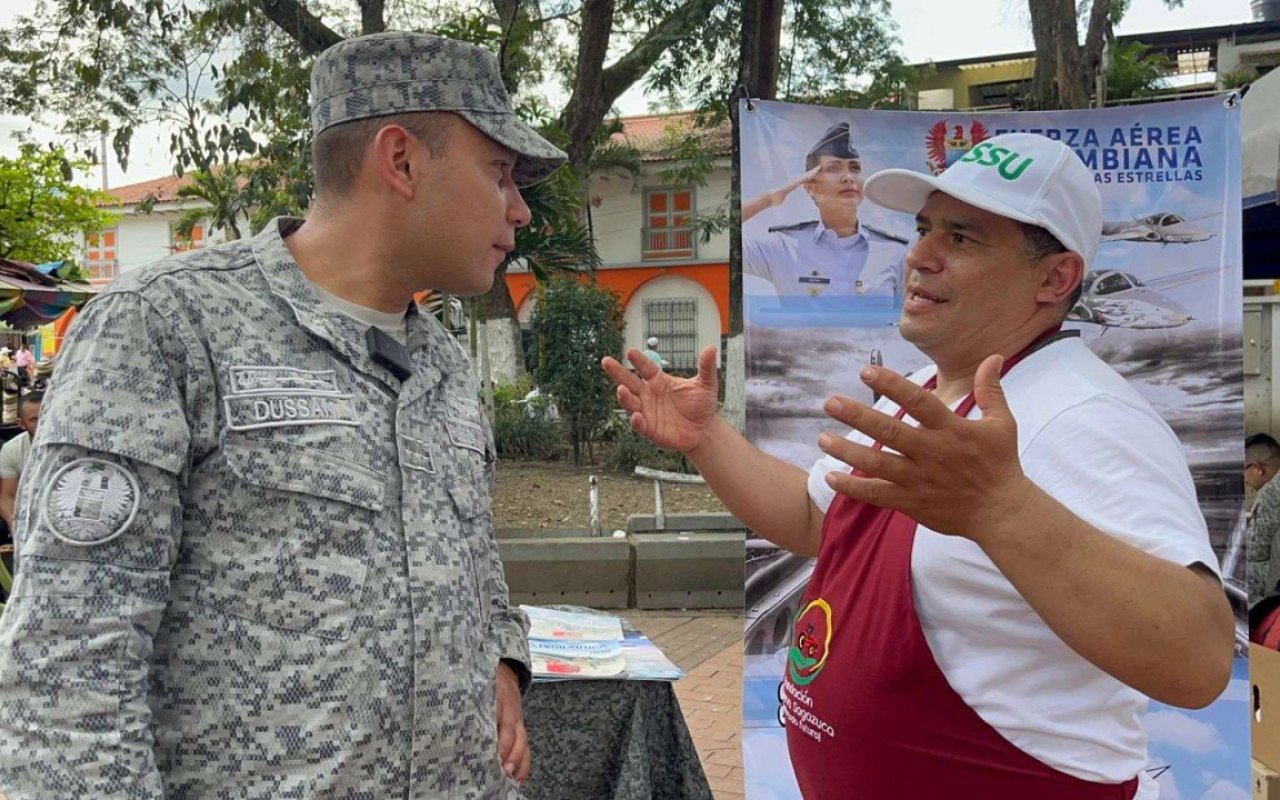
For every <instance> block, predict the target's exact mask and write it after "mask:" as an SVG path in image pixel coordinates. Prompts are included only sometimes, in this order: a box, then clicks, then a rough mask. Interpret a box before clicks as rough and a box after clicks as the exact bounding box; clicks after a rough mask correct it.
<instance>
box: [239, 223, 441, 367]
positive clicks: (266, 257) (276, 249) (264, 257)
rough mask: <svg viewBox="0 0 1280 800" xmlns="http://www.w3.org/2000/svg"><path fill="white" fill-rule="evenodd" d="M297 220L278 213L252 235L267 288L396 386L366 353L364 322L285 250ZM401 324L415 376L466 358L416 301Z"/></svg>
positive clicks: (305, 323) (314, 329) (310, 326)
mask: <svg viewBox="0 0 1280 800" xmlns="http://www.w3.org/2000/svg"><path fill="white" fill-rule="evenodd" d="M302 224H303V220H301V219H297V218H296V217H277V218H275V219H273V220H271V222H269V223H267V226H266V227H265V228H263V229H262V232H261V233H259V234H258V235H257V236H255V237H254V238H253V241H252V248H253V255H254V259H255V260H256V261H257V264H258V269H259V270H261V271H262V275H263V277H265V278H266V280H267V284H268V285H269V286H270V287H271V293H272V294H274V295H276V296H277V297H279V298H280V299H282V300H284V301H285V303H287V304H288V306H289V308H290V309H292V311H293V314H294V316H295V317H296V318H297V320H298V324H299V325H301V326H302V327H303V328H305V329H307V330H308V331H310V332H311V333H314V334H315V335H316V336H319V337H321V338H322V339H324V340H325V341H327V342H329V344H330V345H332V346H333V348H334V349H335V350H337V351H338V353H340V354H341V355H343V356H344V357H345V358H346V359H347V360H348V361H350V362H351V364H352V365H353V366H354V367H356V368H357V369H359V370H360V371H361V372H364V373H367V374H369V375H371V376H373V377H376V378H377V379H378V380H380V381H382V382H383V383H386V384H387V385H389V386H391V387H392V388H396V389H398V388H399V387H400V382H399V381H398V380H397V379H396V378H395V376H394V375H393V374H392V373H391V372H390V371H389V370H387V369H386V368H385V367H382V366H380V365H379V364H377V363H375V362H374V361H373V359H372V358H370V357H369V352H368V345H367V344H366V342H365V326H363V325H361V324H360V323H359V322H358V321H356V320H354V319H352V318H351V317H349V316H347V315H346V314H343V313H341V312H339V311H337V310H336V309H333V308H332V307H330V306H329V305H328V304H327V303H325V302H324V301H323V300H322V299H321V298H320V295H319V294H317V293H316V291H315V289H314V288H312V285H311V281H309V280H308V279H307V276H306V275H305V274H303V272H302V268H301V267H299V266H298V262H297V261H295V260H294V258H293V254H292V253H291V252H289V248H288V246H287V245H286V244H285V242H284V240H285V237H286V236H288V235H289V234H291V233H293V232H294V231H296V230H297V229H298V228H300V227H302ZM406 326H407V331H408V345H409V350H410V351H411V357H412V360H413V367H414V374H415V376H417V377H421V378H424V379H426V382H431V383H434V382H437V381H439V379H440V373H442V372H443V373H448V372H455V371H458V370H460V369H466V360H465V358H464V357H463V355H462V353H461V351H460V349H459V348H458V346H457V345H456V344H455V343H454V342H452V341H451V340H449V334H448V332H446V331H445V330H444V328H443V326H441V325H440V323H438V322H436V321H435V319H434V318H432V317H431V316H430V315H428V314H424V313H422V312H421V311H420V310H419V309H418V307H417V305H416V304H414V305H411V306H410V307H409V310H408V314H407V315H406ZM433 378H434V380H432V379H433ZM411 380H412V379H411ZM413 382H414V383H415V384H421V383H423V382H424V381H413Z"/></svg>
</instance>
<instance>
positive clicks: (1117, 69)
mask: <svg viewBox="0 0 1280 800" xmlns="http://www.w3.org/2000/svg"><path fill="white" fill-rule="evenodd" d="M1150 51H1151V48H1150V46H1148V45H1145V44H1143V43H1141V42H1129V43H1128V44H1121V43H1119V42H1112V43H1111V46H1110V47H1109V48H1108V54H1109V55H1108V57H1107V82H1106V83H1107V100H1130V99H1133V98H1137V97H1151V96H1152V95H1155V94H1158V93H1159V92H1160V91H1161V90H1162V89H1164V88H1165V86H1166V83H1167V82H1166V80H1165V76H1167V75H1168V74H1169V57H1168V56H1166V55H1165V54H1164V53H1152V52H1150Z"/></svg>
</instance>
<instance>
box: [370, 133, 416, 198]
mask: <svg viewBox="0 0 1280 800" xmlns="http://www.w3.org/2000/svg"><path fill="white" fill-rule="evenodd" d="M411 145H412V140H411V138H410V136H409V132H408V131H406V130H405V129H404V128H402V127H400V126H399V125H387V126H386V127H384V128H382V130H380V131H378V133H377V135H376V136H374V138H373V146H372V147H371V148H370V149H371V150H372V153H371V154H370V155H369V156H368V157H367V160H370V161H372V164H370V166H371V167H372V171H373V173H374V174H375V175H376V176H377V177H378V179H379V180H380V181H381V183H382V184H383V185H384V186H386V187H387V188H389V189H390V190H391V191H392V192H394V193H396V194H398V195H400V196H401V197H403V198H404V199H406V200H412V199H413V195H414V185H413V184H414V178H415V177H416V176H415V175H414V174H413V168H414V164H413V163H412V162H413V159H412V158H411V157H410V155H411V152H412V146H411ZM418 166H420V165H418Z"/></svg>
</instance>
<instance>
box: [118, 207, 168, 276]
mask: <svg viewBox="0 0 1280 800" xmlns="http://www.w3.org/2000/svg"><path fill="white" fill-rule="evenodd" d="M177 218H178V215H177V213H169V214H164V213H154V214H131V215H128V216H124V217H121V219H120V221H119V222H118V223H116V230H117V232H118V239H117V251H116V259H117V261H118V262H119V263H118V265H117V267H116V270H117V274H118V273H120V272H128V271H129V270H132V269H137V268H138V267H141V266H143V265H146V264H150V263H151V262H153V261H158V260H160V259H162V258H164V257H166V256H168V255H169V254H170V253H172V252H173V251H172V250H171V249H170V245H171V244H172V243H171V241H170V238H169V225H170V223H172V222H173V221H174V220H176V219H177Z"/></svg>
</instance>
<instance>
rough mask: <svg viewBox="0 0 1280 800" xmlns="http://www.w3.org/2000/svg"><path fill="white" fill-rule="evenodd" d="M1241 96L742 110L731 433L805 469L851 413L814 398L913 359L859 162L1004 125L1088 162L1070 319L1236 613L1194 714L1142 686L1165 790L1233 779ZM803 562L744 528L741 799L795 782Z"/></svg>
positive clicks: (845, 390)
mask: <svg viewBox="0 0 1280 800" xmlns="http://www.w3.org/2000/svg"><path fill="white" fill-rule="evenodd" d="M1237 105H1238V104H1236V103H1234V102H1231V101H1224V100H1223V99H1222V98H1211V99H1206V100H1196V101H1183V102H1174V103H1161V104H1150V105H1141V106H1134V107H1127V108H1115V109H1105V110H1099V111H1070V112H1034V113H975V114H970V113H963V112H954V111H948V112H877V111H850V110H844V109H832V108H820V107H814V106H798V105H790V104H784V103H771V102H760V101H756V102H755V103H754V110H753V111H747V110H746V108H745V105H744V106H743V107H742V114H741V120H742V163H741V169H742V197H743V227H742V237H743V273H744V278H743V285H744V311H745V321H746V342H747V429H748V435H749V437H750V439H751V440H752V441H753V442H754V443H755V444H756V445H757V446H759V447H760V448H761V449H763V450H764V451H765V452H767V453H770V454H772V455H774V456H777V457H779V458H781V459H783V460H785V461H788V462H790V463H792V464H795V465H796V466H798V467H800V468H802V469H805V470H808V469H809V468H810V467H811V466H812V465H813V463H814V462H815V461H816V460H817V459H818V458H819V457H820V456H821V453H820V451H819V450H818V447H817V438H818V436H819V434H821V433H822V432H823V431H824V430H830V431H832V432H833V433H838V434H843V433H845V432H847V431H846V430H842V429H839V428H838V427H837V426H836V424H835V423H834V422H833V421H832V420H830V419H829V418H828V417H826V415H825V414H823V413H822V402H823V400H824V399H825V398H827V397H828V396H830V395H832V394H843V395H848V396H850V397H853V398H855V399H857V400H859V401H862V402H866V403H871V402H873V401H874V400H875V399H876V398H873V397H872V396H871V394H870V392H869V391H868V390H867V389H866V387H865V386H863V385H862V384H861V382H860V381H859V380H858V377H857V376H858V371H859V369H860V368H861V367H862V366H864V365H866V364H883V365H884V366H886V367H888V368H890V369H892V370H894V371H896V372H899V373H902V374H909V373H911V372H913V371H915V370H918V369H920V368H922V367H924V366H926V365H927V364H928V363H929V360H928V359H927V358H926V357H925V356H924V355H923V354H921V353H920V352H919V351H917V350H916V349H915V348H914V347H913V346H912V345H910V344H909V343H907V342H906V341H904V340H903V339H902V338H901V336H900V335H899V333H898V329H897V320H898V316H899V313H900V311H901V307H902V300H903V298H902V294H903V292H902V286H903V274H904V259H905V256H906V253H907V251H908V250H909V249H910V247H911V246H912V244H913V242H914V240H915V238H916V232H915V227H916V223H915V220H914V219H912V218H911V217H909V216H908V215H906V214H900V213H897V212H893V211H889V210H887V209H884V208H879V207H877V206H875V205H874V204H873V203H871V202H870V201H869V200H864V199H863V198H862V189H861V187H862V181H863V180H865V179H866V178H868V177H870V176H871V175H873V174H874V173H876V172H878V171H880V170H882V169H886V168H891V167H897V168H906V169H912V170H917V171H920V172H925V173H932V174H938V173H940V172H941V171H942V170H944V169H945V168H946V167H947V166H948V165H950V164H952V163H954V162H955V161H956V160H957V159H959V158H961V157H963V156H964V155H965V154H966V153H967V152H968V151H969V150H970V149H971V148H972V147H974V146H976V145H978V144H980V143H981V142H982V141H983V140H985V139H987V138H990V137H992V136H996V135H998V134H1001V133H1006V132H1015V131H1016V132H1030V133H1037V134H1042V135H1045V136H1048V137H1050V138H1054V139H1058V140H1060V141H1062V142H1064V143H1065V144H1067V145H1068V146H1069V147H1071V148H1072V149H1073V150H1074V151H1075V152H1076V154H1077V155H1078V156H1079V158H1080V159H1081V160H1082V161H1083V162H1084V163H1085V164H1086V166H1088V167H1089V168H1090V169H1091V170H1092V171H1093V172H1094V175H1095V181H1096V185H1097V187H1098V189H1099V191H1100V192H1101V195H1102V201H1103V214H1104V221H1105V222H1104V227H1103V232H1102V244H1101V246H1100V249H1099V251H1098V255H1097V258H1096V259H1095V261H1094V263H1093V265H1092V266H1091V267H1090V269H1089V272H1088V274H1087V276H1086V278H1085V280H1084V285H1083V293H1082V296H1081V298H1080V300H1079V302H1078V303H1076V305H1075V307H1074V308H1073V309H1072V310H1071V312H1070V315H1069V317H1068V322H1067V325H1066V327H1067V328H1074V329H1077V330H1079V331H1080V332H1081V335H1082V336H1083V338H1084V341H1085V342H1086V343H1087V344H1088V346H1089V347H1090V348H1091V349H1092V350H1093V351H1094V352H1095V353H1096V354H1097V355H1098V356H1100V357H1101V358H1102V359H1103V360H1104V361H1106V362H1107V363H1109V364H1110V365H1111V366H1112V367H1113V368H1114V369H1115V370H1116V371H1118V372H1119V373H1120V374H1121V375H1122V376H1124V377H1125V378H1126V379H1127V380H1128V381H1129V382H1130V383H1131V384H1132V385H1133V386H1134V387H1135V388H1136V389H1137V391H1138V392H1139V393H1140V394H1141V395H1142V396H1143V397H1144V398H1145V399H1146V400H1147V401H1148V402H1149V403H1150V404H1151V405H1152V406H1153V407H1154V408H1155V410H1156V411H1157V412H1158V413H1159V414H1160V415H1161V416H1162V417H1163V418H1164V420H1165V421H1166V422H1167V423H1168V424H1169V425H1170V427H1171V428H1172V429H1173V431H1174V432H1175V433H1176V434H1177V436H1178V439H1179V441H1180V442H1181V444H1182V446H1183V448H1184V451H1185V453H1186V456H1187V460H1188V462H1189V464H1190V467H1191V473H1192V476H1193V479H1194V481H1195V486H1196V491H1197V494H1198V498H1199V501H1200V507H1201V510H1202V512H1203V513H1204V516H1205V519H1206V521H1207V523H1208V527H1209V532H1210V537H1211V541H1212V544H1213V547H1214V551H1215V552H1216V554H1217V555H1218V558H1219V559H1220V565H1221V568H1222V572H1223V574H1224V576H1225V579H1226V581H1227V584H1228V585H1227V593H1228V596H1229V597H1230V598H1231V600H1232V604H1233V606H1234V607H1235V609H1236V611H1237V619H1238V621H1237V657H1236V660H1235V668H1234V672H1233V678H1232V680H1231V683H1230V686H1229V688H1228V689H1227V691H1226V693H1225V694H1224V695H1223V696H1222V697H1221V698H1220V699H1219V700H1218V701H1217V702H1215V703H1214V704H1212V705H1211V706H1209V707H1208V708H1206V709H1203V710H1200V711H1187V710H1184V709H1178V708H1172V707H1169V706H1165V705H1162V704H1160V703H1156V702H1152V703H1151V704H1150V706H1149V708H1148V710H1147V712H1146V714H1145V716H1144V718H1143V719H1144V727H1145V730H1146V734H1147V736H1148V737H1149V745H1148V748H1149V752H1150V762H1149V765H1148V767H1147V770H1146V774H1147V775H1148V776H1149V778H1151V779H1154V784H1155V785H1158V786H1159V796H1160V797H1161V798H1162V799H1163V800H1178V799H1179V798H1181V799H1183V800H1201V799H1202V798H1203V799H1205V800H1224V799H1225V798H1241V799H1243V798H1247V797H1249V796H1250V788H1249V787H1250V783H1251V779H1250V759H1249V711H1248V693H1249V682H1248V665H1247V661H1246V658H1245V656H1246V654H1247V649H1248V645H1247V632H1246V627H1245V606H1246V604H1247V603H1246V595H1245V580H1244V553H1243V538H1244V518H1243V513H1242V500H1243V481H1242V473H1241V465H1242V463H1243V454H1242V450H1243V437H1244V430H1243V416H1244V413H1243V403H1244V401H1243V373H1242V366H1241V357H1242V347H1241V325H1242V305H1241V299H1240V298H1241V296H1242V288H1241V259H1240V247H1241V244H1240V208H1241V196H1240V186H1241V183H1240V180H1241V179H1240V170H1241V166H1240V118H1239V109H1238V107H1236V106H1237ZM841 125H845V126H847V131H848V134H847V136H845V135H844V133H843V131H842V129H841V127H840V126H841ZM851 152H852V153H853V154H852V155H851V154H850V153H851ZM815 153H816V154H818V155H821V154H828V155H834V156H836V157H837V160H841V159H843V162H842V163H843V164H845V165H847V164H848V159H852V158H856V159H858V161H859V163H860V167H861V174H860V176H858V178H857V179H856V180H849V179H843V180H842V176H841V175H838V174H835V172H836V170H838V169H839V168H840V166H839V164H837V165H836V166H835V167H833V171H832V174H825V172H824V168H823V166H822V164H821V163H819V162H823V163H835V162H832V161H831V160H826V159H819V158H815V157H814V154H815ZM846 168H847V167H846ZM811 171H813V172H812V180H811V181H809V182H806V181H805V177H806V174H807V173H810V172H811ZM851 215H852V216H851ZM855 232H856V233H857V234H858V235H854V234H855ZM1080 458H1082V459H1088V458H1089V453H1087V452H1082V453H1080ZM812 567H813V562H812V561H810V560H808V559H805V558H801V557H799V556H796V555H793V554H790V553H787V552H784V551H782V550H779V549H778V548H776V547H774V546H772V545H771V544H770V543H768V542H766V541H764V540H761V539H756V540H752V541H749V542H748V546H747V565H746V569H747V584H746V603H747V620H746V642H745V648H746V659H745V679H746V684H745V693H744V708H743V717H744V720H743V726H744V730H743V752H744V761H745V767H746V784H747V796H748V798H751V800H773V799H774V798H798V797H799V796H800V793H799V790H798V788H797V787H796V781H795V778H794V776H793V773H792V770H791V765H790V762H789V759H788V754H787V744H786V733H785V728H784V727H783V722H782V717H783V704H784V700H785V695H784V693H783V691H782V678H783V674H784V669H785V668H786V665H787V663H788V658H789V657H791V651H792V648H793V645H794V644H795V642H793V641H792V640H793V638H794V637H795V636H796V622H797V616H798V615H799V614H800V611H801V609H800V601H801V596H802V594H803V593H804V590H805V586H806V584H807V581H808V578H809V575H810V572H811V570H812ZM819 649H820V648H819ZM802 658H803V657H802ZM851 746H852V743H851ZM1144 783H1146V784H1147V785H1148V786H1149V787H1150V785H1151V782H1150V781H1144ZM1148 791H1153V789H1150V788H1149V789H1148ZM1140 796H1142V795H1140ZM1143 800H1147V799H1146V797H1144V798H1143Z"/></svg>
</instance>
